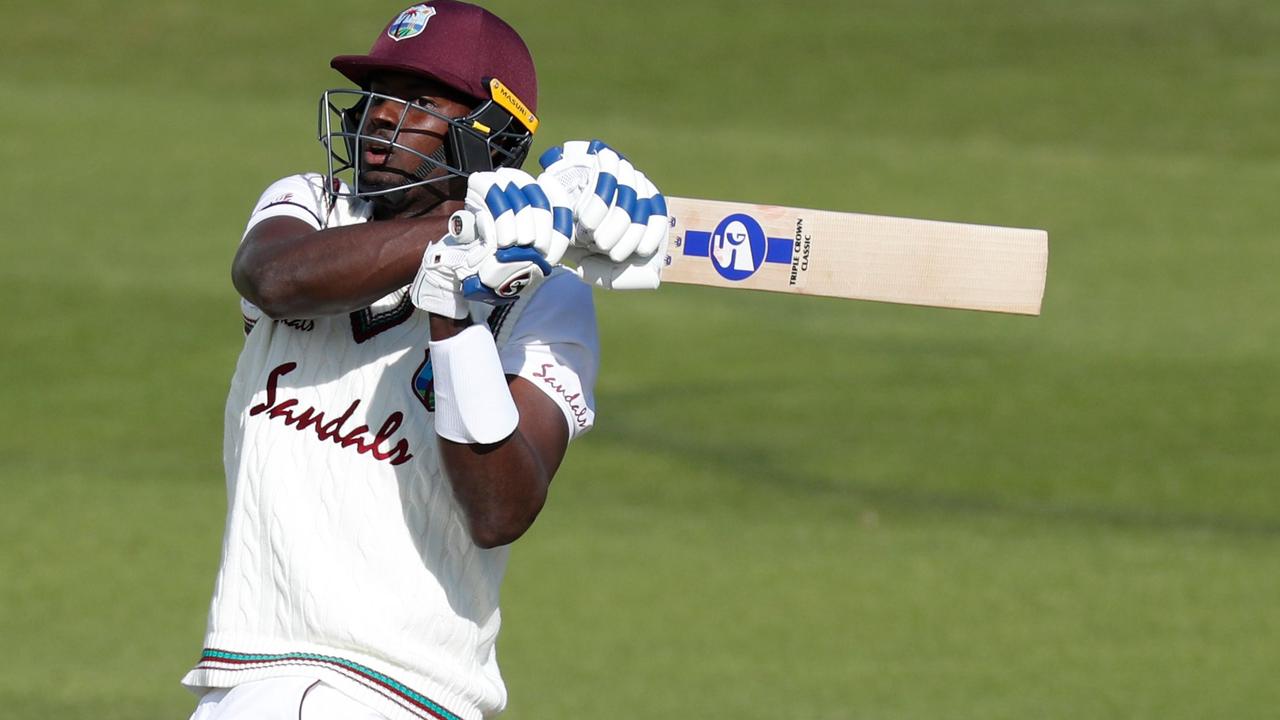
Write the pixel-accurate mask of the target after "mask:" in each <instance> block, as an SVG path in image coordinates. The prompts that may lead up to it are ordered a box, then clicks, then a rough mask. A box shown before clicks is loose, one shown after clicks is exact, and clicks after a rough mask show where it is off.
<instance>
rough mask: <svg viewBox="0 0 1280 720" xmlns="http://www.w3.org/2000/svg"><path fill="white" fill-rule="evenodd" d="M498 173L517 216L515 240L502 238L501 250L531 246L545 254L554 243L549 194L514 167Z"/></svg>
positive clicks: (526, 174)
mask: <svg viewBox="0 0 1280 720" xmlns="http://www.w3.org/2000/svg"><path fill="white" fill-rule="evenodd" d="M497 173H498V178H499V180H500V181H501V182H504V183H507V185H506V191H505V192H506V196H507V204H508V205H510V207H511V211H512V213H513V215H514V217H515V236H514V238H503V239H500V240H499V242H498V243H497V245H498V247H510V246H511V245H532V246H533V247H535V248H537V249H538V251H539V252H543V253H545V252H546V250H547V247H548V246H549V245H550V243H551V205H550V203H549V202H548V201H547V196H546V194H545V193H543V192H542V188H540V187H538V182H537V181H536V180H534V179H533V176H532V175H530V174H529V173H526V172H524V171H522V170H516V169H515V168H501V169H499V170H498V171H497ZM504 240H505V241H507V242H506V243H505V244H504Z"/></svg>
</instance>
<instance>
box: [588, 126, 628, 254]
mask: <svg viewBox="0 0 1280 720" xmlns="http://www.w3.org/2000/svg"><path fill="white" fill-rule="evenodd" d="M594 157H595V163H594V165H593V166H592V172H591V179H590V180H589V181H588V184H587V188H586V191H585V192H583V193H582V196H581V197H579V198H578V203H577V206H576V207H574V214H575V215H576V216H577V218H578V224H579V225H580V226H581V227H582V229H583V230H586V231H587V232H588V233H590V234H594V233H595V231H596V228H598V227H600V223H602V222H604V219H605V216H606V215H608V213H609V208H610V207H612V206H613V204H614V202H615V197H614V196H615V195H616V194H617V190H618V165H619V163H621V162H622V158H620V157H618V153H616V152H614V151H613V150H611V149H609V148H608V147H604V148H602V149H600V150H598V151H597V152H596V153H595V154H594ZM627 168H628V169H629V170H630V168H631V163H627ZM632 172H634V171H632ZM628 177H629V176H628ZM580 240H581V238H580Z"/></svg>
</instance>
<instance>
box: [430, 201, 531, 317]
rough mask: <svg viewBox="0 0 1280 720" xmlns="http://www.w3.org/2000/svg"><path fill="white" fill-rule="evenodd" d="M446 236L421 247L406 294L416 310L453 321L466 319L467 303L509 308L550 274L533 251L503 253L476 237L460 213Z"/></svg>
mask: <svg viewBox="0 0 1280 720" xmlns="http://www.w3.org/2000/svg"><path fill="white" fill-rule="evenodd" d="M449 227H450V233H449V234H448V235H446V236H444V237H443V238H441V239H440V240H438V241H436V242H434V243H431V244H430V245H428V246H427V250H426V252H424V253H423V254H422V266H421V267H419V268H418V274H417V276H416V277H414V279H413V285H412V286H410V288H409V297H410V299H411V300H412V301H413V304H414V305H415V306H416V307H419V308H421V309H423V310H426V311H427V312H432V313H435V314H437V315H443V316H445V317H450V318H453V319H455V320H461V319H462V318H465V317H467V315H468V314H469V312H470V310H469V308H468V307H467V301H479V302H487V303H494V304H496V303H502V302H510V301H512V300H514V299H515V297H516V296H517V295H518V294H519V293H520V291H521V290H522V289H524V288H525V287H527V286H528V285H529V283H531V282H534V281H535V280H538V279H540V278H543V277H546V276H547V275H549V274H550V273H551V264H550V263H548V262H547V260H546V258H545V257H543V256H542V254H541V253H540V252H538V251H537V250H536V249H534V248H533V247H525V246H519V245H512V246H508V247H504V248H499V247H496V246H495V245H494V244H493V243H491V242H489V241H487V240H485V239H483V238H480V237H478V234H477V232H476V221H475V217H474V216H473V215H472V214H471V213H470V212H467V211H465V210H461V211H458V212H456V213H454V214H453V216H452V217H450V218H449Z"/></svg>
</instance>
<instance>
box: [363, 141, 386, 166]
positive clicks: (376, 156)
mask: <svg viewBox="0 0 1280 720" xmlns="http://www.w3.org/2000/svg"><path fill="white" fill-rule="evenodd" d="M361 149H362V151H363V152H362V153H361V160H363V161H364V166H365V167H370V168H372V167H382V166H383V165H385V164H386V162H387V158H388V157H390V155H391V141H390V140H383V139H381V138H365V139H364V142H363V143H361Z"/></svg>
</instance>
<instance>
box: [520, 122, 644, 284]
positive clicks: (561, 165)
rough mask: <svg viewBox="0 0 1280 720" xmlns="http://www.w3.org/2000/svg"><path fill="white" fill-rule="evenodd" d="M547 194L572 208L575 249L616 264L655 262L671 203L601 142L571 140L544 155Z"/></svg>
mask: <svg viewBox="0 0 1280 720" xmlns="http://www.w3.org/2000/svg"><path fill="white" fill-rule="evenodd" d="M538 163H539V164H540V165H542V167H543V170H544V171H543V173H542V174H541V175H539V176H538V184H540V185H541V186H542V187H543V188H544V189H546V188H550V187H559V188H561V189H563V190H564V191H565V192H566V193H567V195H568V198H569V200H570V201H571V202H572V204H573V211H574V219H575V222H576V227H575V229H576V231H577V232H576V233H575V235H574V236H573V239H574V244H575V245H576V246H578V247H581V248H584V249H586V250H587V251H588V252H590V253H595V254H600V255H607V256H608V257H609V259H610V260H612V261H613V262H615V263H622V262H624V261H626V262H632V261H635V260H638V259H641V258H651V257H653V256H654V255H655V254H656V253H657V251H658V248H659V247H661V246H662V245H663V244H664V243H665V242H666V239H667V232H668V231H669V229H670V224H669V220H668V217H667V202H666V199H665V198H663V196H662V193H660V192H658V188H657V187H655V186H654V184H653V183H652V182H650V181H649V179H648V178H647V177H645V175H644V173H642V172H640V171H639V170H636V169H635V167H634V166H632V164H631V163H630V162H629V161H628V160H627V159H626V158H624V157H622V156H621V155H619V154H618V153H617V152H616V151H614V150H613V149H612V148H610V147H609V146H608V145H606V144H604V143H603V142H601V141H599V140H592V141H591V142H587V141H583V140H572V141H569V142H566V143H565V144H564V145H562V146H558V147H553V148H551V149H550V150H548V151H547V152H545V153H543V154H542V157H540V158H539V159H538Z"/></svg>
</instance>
